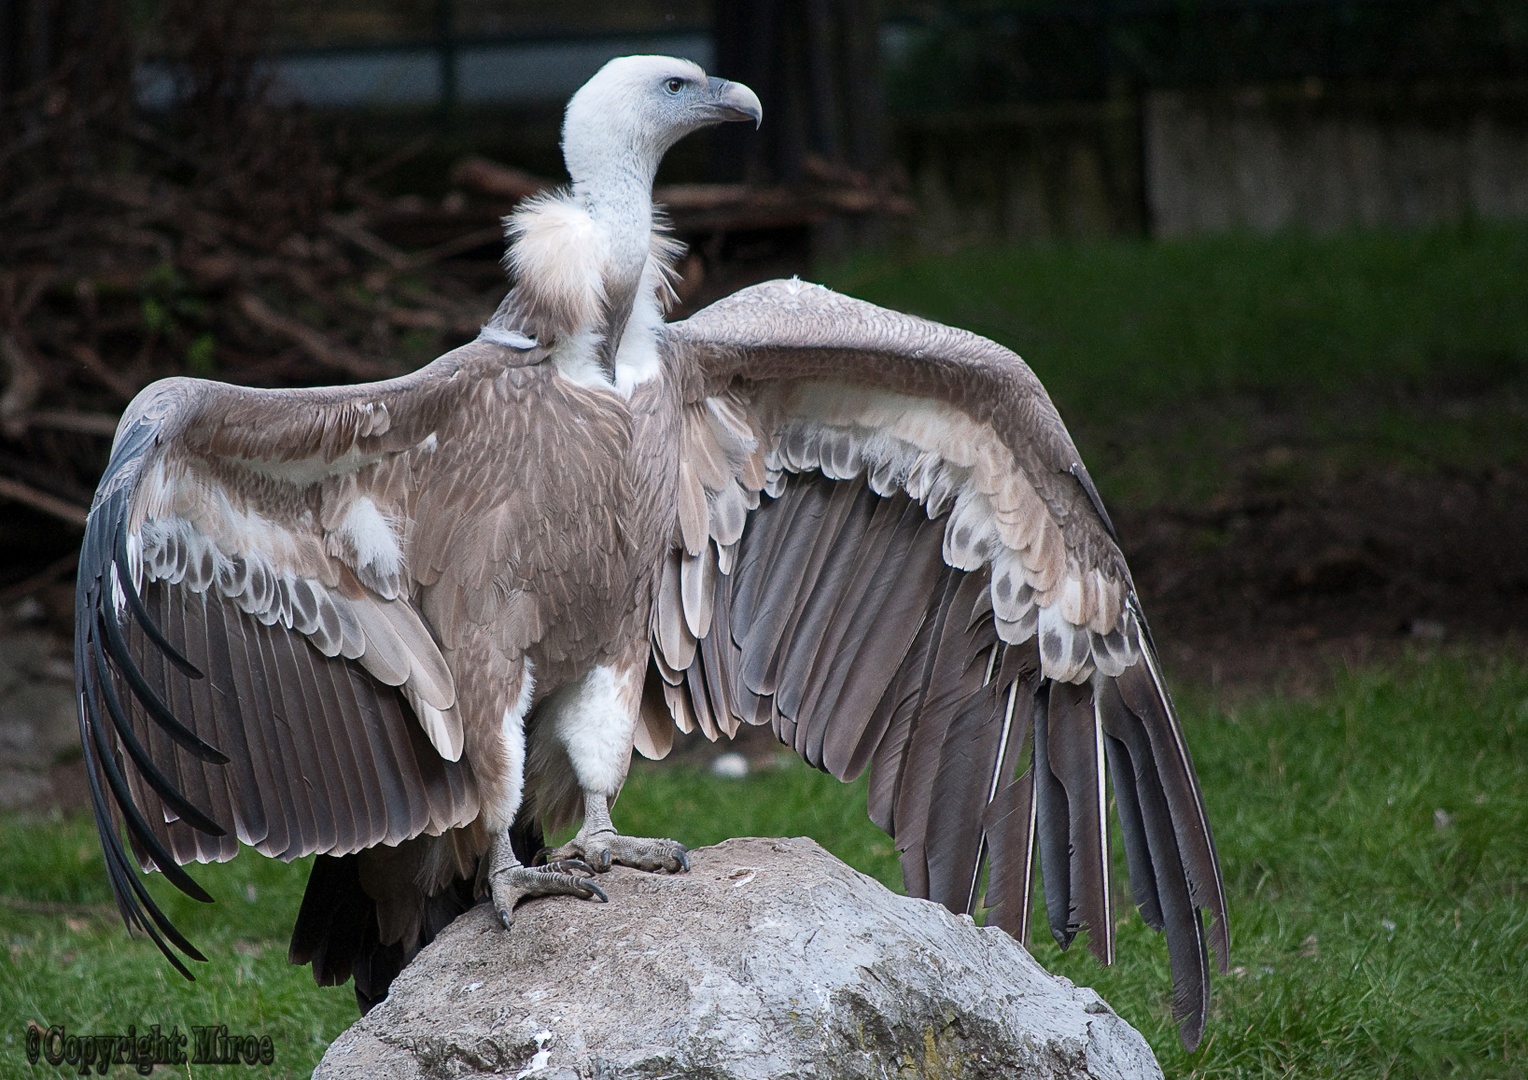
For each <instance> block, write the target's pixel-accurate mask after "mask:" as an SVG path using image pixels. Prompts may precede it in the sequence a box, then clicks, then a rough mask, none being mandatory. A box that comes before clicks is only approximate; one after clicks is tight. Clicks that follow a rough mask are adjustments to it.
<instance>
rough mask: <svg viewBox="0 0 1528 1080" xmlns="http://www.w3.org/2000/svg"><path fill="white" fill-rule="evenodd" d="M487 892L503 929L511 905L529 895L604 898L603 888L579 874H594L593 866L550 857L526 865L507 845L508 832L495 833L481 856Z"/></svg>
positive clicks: (513, 908)
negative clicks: (543, 861) (485, 853)
mask: <svg viewBox="0 0 1528 1080" xmlns="http://www.w3.org/2000/svg"><path fill="white" fill-rule="evenodd" d="M484 865H485V867H486V868H487V872H486V874H485V875H484V876H485V877H486V878H487V879H488V880H487V885H488V891H489V892H490V894H491V896H492V899H493V906H494V910H495V911H497V912H498V913H499V922H501V923H502V924H503V925H504V929H506V930H508V929H509V924H510V922H511V920H512V919H513V917H514V911H515V905H516V904H518V903H519V902H520V901H521V900H524V899H526V898H528V897H533V896H577V897H579V898H581V899H583V900H592V899H593V898H594V897H596V896H597V897H599V899H600V900H601V902H603V901H604V900H605V893H604V891H603V890H602V889H601V888H600V887H599V886H598V885H596V884H595V883H594V882H592V881H590V880H589V879H588V878H587V877H585V876H582V875H586V874H592V873H594V869H593V867H591V866H590V865H589V864H588V863H586V862H583V861H582V860H580V859H573V858H569V859H554V860H552V861H550V862H548V863H546V864H545V865H541V866H526V865H524V864H523V863H521V862H520V860H519V859H517V858H515V853H514V850H513V849H512V848H511V847H510V846H509V833H508V832H507V831H506V832H502V833H499V834H498V835H497V836H496V837H494V839H493V843H492V844H490V845H489V848H488V854H487V855H486V856H485V857H484Z"/></svg>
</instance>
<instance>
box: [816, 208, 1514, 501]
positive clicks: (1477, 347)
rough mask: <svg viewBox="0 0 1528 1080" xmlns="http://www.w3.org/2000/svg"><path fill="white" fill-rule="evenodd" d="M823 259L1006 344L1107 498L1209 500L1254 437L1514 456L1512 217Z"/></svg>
mask: <svg viewBox="0 0 1528 1080" xmlns="http://www.w3.org/2000/svg"><path fill="white" fill-rule="evenodd" d="M823 276H824V279H825V281H826V282H827V284H829V285H831V286H833V287H834V288H837V289H841V290H843V291H845V292H848V293H852V294H853V295H856V296H860V297H863V298H865V299H867V300H871V301H874V302H875V303H878V304H883V305H886V306H888V307H892V308H896V309H898V310H902V311H909V312H913V313H915V314H919V315H923V316H926V317H928V318H933V319H937V320H939V321H941V322H946V323H949V324H951V325H955V326H962V327H966V328H968V329H971V330H975V331H977V332H978V333H982V334H985V335H987V336H989V337H992V338H994V339H995V340H997V341H1000V342H1002V343H1003V344H1005V345H1008V346H1009V347H1011V348H1013V349H1014V350H1016V351H1017V352H1018V353H1019V354H1020V355H1021V356H1023V357H1024V358H1025V360H1026V361H1027V362H1028V363H1029V364H1030V366H1031V367H1033V368H1034V370H1035V372H1036V374H1038V375H1039V376H1040V378H1041V380H1042V381H1043V382H1044V383H1045V385H1046V387H1047V389H1048V390H1049V391H1050V394H1051V396H1052V398H1053V399H1054V400H1055V402H1056V405H1057V407H1058V408H1059V409H1060V411H1061V415H1062V417H1063V419H1065V420H1066V422H1067V423H1068V425H1069V426H1070V427H1071V429H1072V432H1073V435H1074V437H1075V438H1076V439H1077V442H1078V446H1079V448H1080V449H1081V450H1082V452H1083V456H1084V458H1085V459H1086V460H1087V461H1088V462H1089V465H1090V468H1091V469H1092V471H1093V473H1094V475H1095V477H1096V478H1098V480H1099V483H1100V486H1101V487H1102V488H1103V491H1104V494H1105V496H1106V497H1108V498H1109V499H1110V500H1111V501H1113V500H1126V501H1129V502H1131V503H1134V504H1137V505H1149V504H1152V503H1156V502H1159V501H1162V500H1164V499H1167V500H1174V501H1183V500H1186V499H1204V498H1208V497H1211V496H1213V495H1214V494H1215V493H1216V492H1217V491H1219V490H1221V489H1222V488H1223V486H1224V484H1225V482H1226V476H1227V472H1226V470H1227V467H1228V464H1229V463H1230V462H1231V461H1233V460H1234V459H1235V458H1237V457H1238V456H1239V455H1244V454H1246V453H1249V452H1259V451H1261V450H1264V449H1266V448H1268V447H1269V446H1272V445H1283V446H1288V445H1290V444H1291V443H1292V444H1293V445H1295V446H1302V445H1305V444H1310V445H1312V446H1314V447H1316V448H1318V449H1319V451H1320V456H1321V457H1322V459H1323V461H1324V467H1328V468H1336V469H1345V468H1353V467H1362V466H1366V465H1372V464H1374V463H1382V464H1400V465H1403V466H1405V467H1408V468H1421V469H1430V468H1461V467H1463V468H1471V467H1477V466H1480V465H1485V464H1490V463H1494V462H1499V461H1503V460H1517V459H1519V458H1522V457H1523V456H1525V455H1528V225H1524V224H1482V223H1474V224H1471V225H1469V226H1457V227H1450V228H1440V229H1437V230H1433V231H1426V232H1413V233H1402V232H1381V231H1375V232H1360V233H1349V234H1343V235H1340V236H1333V237H1311V236H1306V235H1300V234H1287V235H1281V236H1275V237H1255V236H1245V235H1232V236H1221V237H1203V238H1195V239H1192V240H1182V241H1162V242H1151V243H1148V242H1144V241H1121V240H1107V241H1097V242H1091V243H1080V244H1072V245H1062V246H1056V247H1026V248H1018V247H973V248H967V249H964V250H961V251H959V252H956V253H953V254H944V255H933V254H925V255H915V256H909V257H907V258H902V259H895V258H885V257H864V258H861V259H858V260H856V261H853V262H849V263H846V264H843V265H839V266H836V267H828V268H826V269H825V270H824V271H823ZM1440 396H1441V397H1444V398H1447V399H1449V405H1448V408H1447V409H1446V411H1443V412H1440V411H1439V409H1438V408H1437V404H1438V399H1439V397H1440ZM1271 417H1272V418H1273V419H1272V420H1271V419H1270V418H1271Z"/></svg>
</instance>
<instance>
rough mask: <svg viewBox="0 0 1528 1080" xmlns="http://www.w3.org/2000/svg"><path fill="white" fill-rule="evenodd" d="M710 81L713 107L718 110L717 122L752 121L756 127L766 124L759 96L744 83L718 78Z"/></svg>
mask: <svg viewBox="0 0 1528 1080" xmlns="http://www.w3.org/2000/svg"><path fill="white" fill-rule="evenodd" d="M708 81H709V83H710V87H711V106H712V108H714V109H715V110H716V119H717V120H752V121H753V126H754V127H758V126H759V125H760V124H761V123H763V122H764V107H763V106H762V105H760V104H759V95H757V94H755V93H754V92H753V91H752V90H750V89H748V87H746V86H744V85H743V84H742V83H735V82H728V81H727V80H726V79H716V78H713V79H710V80H708Z"/></svg>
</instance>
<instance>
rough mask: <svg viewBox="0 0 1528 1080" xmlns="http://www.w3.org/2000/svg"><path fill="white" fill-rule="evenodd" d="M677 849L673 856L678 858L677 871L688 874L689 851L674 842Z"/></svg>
mask: <svg viewBox="0 0 1528 1080" xmlns="http://www.w3.org/2000/svg"><path fill="white" fill-rule="evenodd" d="M676 846H677V847H678V848H679V850H678V851H677V852H675V854H677V855H678V856H679V869H680V870H682V871H683V872H685V873H686V874H688V873H689V872H690V849H689V848H687V847H685V846H684V845H683V844H680V843H678V842H677V841H676Z"/></svg>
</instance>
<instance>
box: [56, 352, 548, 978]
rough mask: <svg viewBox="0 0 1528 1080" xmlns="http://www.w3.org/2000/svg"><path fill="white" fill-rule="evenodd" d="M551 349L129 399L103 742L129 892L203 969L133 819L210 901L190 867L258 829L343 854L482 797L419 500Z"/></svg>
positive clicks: (153, 932)
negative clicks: (471, 407) (342, 377)
mask: <svg viewBox="0 0 1528 1080" xmlns="http://www.w3.org/2000/svg"><path fill="white" fill-rule="evenodd" d="M512 340H515V339H512ZM518 341H520V342H523V341H524V339H518ZM524 344H525V345H526V346H527V348H528V346H529V345H530V344H532V343H529V342H524ZM539 355H540V354H538V353H535V352H530V351H526V350H524V349H522V350H515V349H511V348H506V347H505V346H503V345H498V344H491V343H486V342H483V341H479V342H476V343H473V344H471V345H468V346H464V347H463V348H462V349H459V350H457V351H456V352H454V353H451V354H447V356H445V357H442V358H441V359H440V360H437V361H436V362H435V363H433V364H431V365H429V366H428V367H426V368H424V369H422V370H421V371H419V372H416V373H414V374H412V375H409V376H406V377H404V378H400V379H395V380H391V381H389V382H384V383H377V384H372V385H363V386H349V387H336V388H325V389H315V390H254V389H246V388H242V387H236V386H229V385H225V384H221V383H213V382H204V381H199V380H191V379H170V380H166V381H164V382H160V383H156V384H155V385H153V386H151V387H149V388H148V389H146V390H145V391H144V392H143V393H142V394H140V395H139V396H138V398H137V399H135V401H134V402H133V404H132V405H131V406H130V407H129V409H128V411H127V413H126V414H125V415H124V417H123V419H122V422H121V425H120V426H119V428H118V431H117V438H116V441H115V443H114V445H113V448H112V454H111V459H110V462H109V464H108V465H107V468H106V472H105V475H104V476H103V478H102V480H101V484H100V487H99V488H98V490H97V492H96V498H95V502H94V504H93V506H92V508H91V511H90V516H89V520H88V523H87V525H86V531H85V540H84V545H83V548H82V551H81V556H80V571H79V578H78V584H77V587H76V615H75V618H76V623H75V677H76V691H77V698H78V705H79V719H80V737H81V743H82V745H83V748H84V754H85V765H86V773H87V776H88V779H89V784H90V794H91V803H92V806H93V807H94V811H95V817H96V824H97V828H98V830H99V833H100V837H101V844H102V849H103V851H104V854H105V858H106V865H107V870H108V873H109V876H110V880H111V884H112V889H113V892H114V893H115V895H116V899H117V903H118V906H119V907H120V909H121V911H122V914H123V917H124V918H125V919H126V920H127V922H128V924H129V926H132V927H136V928H141V929H143V930H145V931H146V932H147V933H148V934H149V935H150V937H152V938H153V940H154V941H155V943H156V944H157V945H158V946H159V948H160V949H161V950H162V951H163V952H164V953H165V955H166V956H167V957H169V958H170V960H171V962H172V963H173V964H175V966H176V967H177V968H178V969H179V970H181V971H182V973H184V974H187V975H188V977H189V973H187V972H186V969H185V967H184V965H183V964H182V963H181V962H180V961H179V959H178V958H177V957H176V956H175V954H174V953H173V952H172V951H171V949H170V948H169V946H168V945H167V944H166V941H165V939H166V938H168V940H169V942H170V943H173V944H174V945H175V946H176V947H178V948H179V949H181V950H182V951H184V952H185V953H186V954H187V955H190V956H193V957H195V958H197V959H202V957H201V955H200V954H199V953H198V952H197V951H196V950H195V949H194V948H193V947H192V946H191V945H190V943H189V942H187V941H186V940H185V938H184V937H183V936H181V935H180V934H179V933H178V932H177V931H176V930H175V928H174V927H173V926H172V925H171V924H170V923H169V921H168V920H167V919H166V918H165V916H164V915H163V913H162V912H161V911H160V909H159V908H158V907H156V906H155V904H154V902H153V900H152V899H151V898H150V896H149V894H148V892H147V890H146V889H145V888H144V887H143V884H142V882H140V881H139V880H138V877H137V875H136V874H135V872H134V869H133V866H132V865H131V862H130V859H129V856H128V852H127V850H126V849H125V848H124V846H123V843H122V840H121V830H122V829H125V832H126V836H127V840H128V843H129V844H130V845H131V847H132V849H133V851H134V853H135V854H136V856H137V861H138V863H139V864H140V865H141V866H143V867H144V868H158V869H159V870H161V871H163V873H164V874H165V876H166V877H167V878H168V879H169V880H170V881H171V882H173V883H174V884H175V885H176V886H177V887H179V888H180V889H182V890H183V891H185V892H187V893H188V894H190V895H191V896H194V897H196V898H198V899H201V900H210V897H209V896H208V895H207V894H206V892H205V891H203V890H202V889H201V888H200V886H198V885H197V884H196V883H195V882H194V881H193V880H192V879H191V878H190V877H189V876H188V875H187V874H186V873H185V871H184V870H182V869H181V868H180V864H182V863H185V862H190V861H193V860H195V861H198V862H208V861H220V860H224V859H229V858H232V857H233V856H234V854H236V853H237V851H238V845H239V843H240V842H242V843H244V844H247V845H249V846H251V847H254V848H255V849H257V850H259V851H260V852H262V853H264V854H266V855H270V856H274V857H276V858H281V859H287V860H290V859H295V858H298V857H301V856H303V855H307V854H311V853H315V852H318V853H327V854H334V855H340V854H344V853H348V852H355V851H358V850H360V849H362V848H366V847H370V846H372V845H376V844H397V843H398V842H400V841H402V840H405V839H407V838H409V837H412V836H416V835H419V834H421V833H430V834H438V833H440V832H442V831H444V830H446V829H450V828H453V827H456V826H461V825H464V824H467V823H469V822H471V821H472V820H473V819H474V818H476V816H477V815H478V812H479V793H478V790H477V785H476V782H475V780H474V777H473V773H472V771H471V770H470V769H469V768H468V767H467V765H466V764H465V763H464V762H462V761H461V760H460V758H461V754H462V744H463V733H462V721H461V717H460V716H459V715H458V709H457V708H456V706H457V700H456V686H455V683H454V680H453V677H452V673H451V671H450V669H449V668H448V667H447V665H446V661H445V659H444V657H443V655H442V650H441V646H440V644H439V643H438V642H437V640H436V638H435V636H434V634H433V632H432V628H431V627H429V626H428V625H427V624H426V622H425V621H424V619H423V617H422V616H421V613H420V611H419V610H418V609H417V608H416V607H415V604H414V601H413V600H412V599H411V598H410V594H411V591H412V589H413V585H414V583H415V581H416V580H417V579H416V578H415V577H414V574H413V570H414V568H412V567H410V566H409V565H408V563H409V559H408V553H409V550H410V549H409V544H410V537H409V532H410V524H411V514H412V513H413V508H414V505H415V503H416V502H417V499H418V488H419V485H420V478H421V477H422V476H424V475H426V474H427V473H428V472H429V470H430V468H431V465H432V458H433V456H434V455H435V454H436V451H437V448H438V444H439V442H440V441H441V440H442V439H443V438H446V437H448V430H449V428H450V427H451V425H452V424H454V423H460V420H459V418H458V417H457V415H456V413H457V411H458V410H459V408H460V405H461V402H462V399H463V398H464V397H466V398H469V399H472V400H476V399H477V398H480V397H484V396H485V394H486V396H487V397H488V398H489V399H490V400H491V399H492V396H493V392H494V387H495V385H496V384H497V383H502V382H504V381H505V380H506V379H508V378H510V377H511V376H512V375H513V374H514V373H515V368H516V367H517V366H519V367H520V368H522V369H523V368H525V367H526V365H527V363H528V362H532V361H534V360H536V359H539ZM484 384H486V390H485V391H484V392H481V393H480V392H478V391H479V389H480V388H482V387H483V385H484ZM490 434H491V433H490ZM453 445H454V444H453ZM459 516H466V517H467V518H468V520H469V523H470V520H471V516H470V515H459Z"/></svg>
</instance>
